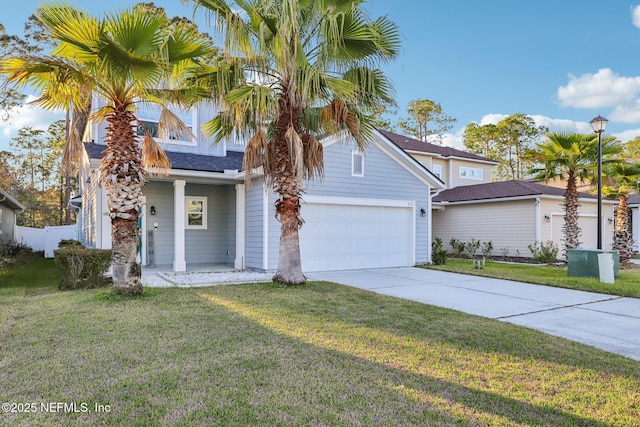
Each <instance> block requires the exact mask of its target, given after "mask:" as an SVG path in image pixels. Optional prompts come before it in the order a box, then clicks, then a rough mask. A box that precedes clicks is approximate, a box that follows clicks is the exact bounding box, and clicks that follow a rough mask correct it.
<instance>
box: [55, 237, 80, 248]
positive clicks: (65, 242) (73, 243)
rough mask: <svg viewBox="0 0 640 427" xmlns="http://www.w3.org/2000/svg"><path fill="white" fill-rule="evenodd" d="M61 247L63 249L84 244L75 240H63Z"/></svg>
mask: <svg viewBox="0 0 640 427" xmlns="http://www.w3.org/2000/svg"><path fill="white" fill-rule="evenodd" d="M58 246H59V247H63V246H82V243H80V242H79V241H77V240H75V239H62V240H60V243H58Z"/></svg>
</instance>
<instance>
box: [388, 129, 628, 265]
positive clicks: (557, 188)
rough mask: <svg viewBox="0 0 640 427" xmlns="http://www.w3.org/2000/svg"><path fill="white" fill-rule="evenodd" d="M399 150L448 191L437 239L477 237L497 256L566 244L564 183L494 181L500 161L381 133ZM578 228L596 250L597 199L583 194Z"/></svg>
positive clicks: (606, 244) (437, 203)
mask: <svg viewBox="0 0 640 427" xmlns="http://www.w3.org/2000/svg"><path fill="white" fill-rule="evenodd" d="M380 133H381V134H382V135H384V136H385V137H386V138H388V139H389V140H390V141H392V142H393V143H395V144H396V145H397V146H398V147H401V148H402V149H404V150H405V151H406V152H407V153H409V154H411V156H412V157H414V158H415V159H416V160H418V161H419V162H420V163H422V164H423V165H425V166H426V167H428V168H430V169H431V170H432V172H433V173H434V174H435V175H436V176H438V177H440V178H441V179H442V180H443V181H444V183H445V185H446V189H445V190H442V191H439V192H438V194H436V195H434V197H433V235H434V237H440V238H441V239H443V241H444V242H445V243H448V242H449V240H450V239H451V238H455V239H458V240H461V241H463V242H468V241H470V240H471V239H472V238H473V239H476V240H481V241H483V242H489V241H491V242H492V244H493V248H494V250H493V253H494V254H495V255H499V254H501V253H504V252H508V253H509V255H510V256H524V257H530V256H531V252H530V251H529V248H528V246H529V245H530V244H533V243H535V242H536V241H539V242H546V241H549V240H551V241H553V242H555V243H556V244H557V245H558V247H559V248H561V247H562V245H563V243H562V240H563V232H562V228H563V226H564V207H563V202H564V192H565V190H564V188H565V186H566V183H564V185H561V184H562V183H557V182H556V183H552V184H550V185H545V184H542V183H538V182H531V181H518V180H510V181H499V182H491V172H492V168H493V167H494V166H495V165H496V164H497V162H495V161H493V160H491V159H487V158H485V157H482V156H477V155H475V154H471V153H466V152H464V151H461V150H456V149H454V148H451V147H442V146H438V145H433V144H429V143H425V142H422V141H419V140H416V139H412V138H409V137H405V136H402V135H398V134H394V133H392V132H387V131H380ZM614 205H615V203H614V202H612V201H609V200H605V201H603V216H604V218H603V219H604V221H603V224H604V227H603V248H605V249H608V248H610V247H611V242H612V239H613V209H614ZM578 215H579V217H578V224H579V226H580V227H581V229H582V238H581V240H582V242H583V244H582V247H585V248H595V247H596V240H597V198H596V197H595V196H593V195H592V194H588V193H584V192H581V193H580V208H579V212H578Z"/></svg>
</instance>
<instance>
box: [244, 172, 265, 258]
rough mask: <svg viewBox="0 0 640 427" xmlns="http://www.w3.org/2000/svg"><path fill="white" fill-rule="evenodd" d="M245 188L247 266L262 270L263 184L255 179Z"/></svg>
mask: <svg viewBox="0 0 640 427" xmlns="http://www.w3.org/2000/svg"><path fill="white" fill-rule="evenodd" d="M245 190H246V192H245V250H244V251H245V252H244V253H245V266H246V267H247V268H253V269H258V270H261V269H262V268H263V265H262V242H263V239H262V234H263V232H262V229H263V224H262V218H263V213H262V210H263V186H262V183H261V182H260V181H257V180H254V182H252V183H251V184H250V185H247V186H246V187H245Z"/></svg>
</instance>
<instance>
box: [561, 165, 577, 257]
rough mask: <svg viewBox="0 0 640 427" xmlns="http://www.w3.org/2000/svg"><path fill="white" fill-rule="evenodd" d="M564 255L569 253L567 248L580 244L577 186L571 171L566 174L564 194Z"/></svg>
mask: <svg viewBox="0 0 640 427" xmlns="http://www.w3.org/2000/svg"><path fill="white" fill-rule="evenodd" d="M564 200H565V201H564V226H563V227H562V231H563V232H564V256H565V259H566V257H567V256H568V254H569V249H573V248H577V247H578V246H580V233H581V230H580V227H579V226H578V207H579V206H580V204H579V203H578V187H577V182H576V177H575V175H574V174H573V172H569V174H568V176H567V190H566V192H565V195H564Z"/></svg>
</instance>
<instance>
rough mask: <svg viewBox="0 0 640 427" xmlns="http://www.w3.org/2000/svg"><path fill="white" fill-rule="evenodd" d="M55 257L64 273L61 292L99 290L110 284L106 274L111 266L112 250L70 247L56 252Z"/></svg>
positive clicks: (64, 247)
mask: <svg viewBox="0 0 640 427" xmlns="http://www.w3.org/2000/svg"><path fill="white" fill-rule="evenodd" d="M54 255H55V261H56V265H57V266H58V269H59V270H60V272H61V273H62V280H61V281H60V286H59V288H60V289H61V290H69V289H90V288H99V287H102V286H107V285H109V284H110V279H109V278H107V277H105V276H104V273H105V272H106V271H107V270H108V269H109V266H110V265H111V250H109V249H89V248H84V247H82V246H78V245H69V246H63V247H62V248H60V249H58V250H56V251H54Z"/></svg>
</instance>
